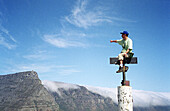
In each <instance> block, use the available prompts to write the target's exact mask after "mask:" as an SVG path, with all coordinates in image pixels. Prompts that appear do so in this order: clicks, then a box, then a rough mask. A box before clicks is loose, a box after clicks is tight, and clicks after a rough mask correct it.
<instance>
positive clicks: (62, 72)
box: [59, 69, 81, 76]
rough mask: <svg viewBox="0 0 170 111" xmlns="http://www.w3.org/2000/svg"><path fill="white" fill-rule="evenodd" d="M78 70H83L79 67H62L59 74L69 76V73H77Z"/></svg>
mask: <svg viewBox="0 0 170 111" xmlns="http://www.w3.org/2000/svg"><path fill="white" fill-rule="evenodd" d="M77 72H81V71H79V70H77V69H61V70H60V71H59V74H60V75H64V76H67V75H71V74H74V73H77Z"/></svg>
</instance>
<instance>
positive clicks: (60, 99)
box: [43, 81, 117, 111]
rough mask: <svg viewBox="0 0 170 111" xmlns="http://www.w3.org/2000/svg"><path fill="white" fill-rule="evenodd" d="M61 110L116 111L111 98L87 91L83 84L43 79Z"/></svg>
mask: <svg viewBox="0 0 170 111" xmlns="http://www.w3.org/2000/svg"><path fill="white" fill-rule="evenodd" d="M43 84H44V86H45V87H46V88H47V90H48V91H49V92H51V94H52V95H53V96H54V97H55V100H56V102H57V104H59V106H60V110H62V111H117V106H116V104H115V103H114V102H113V101H112V99H111V98H105V97H103V96H101V95H99V94H97V93H93V92H91V91H88V90H87V88H85V87H83V86H78V85H74V84H66V83H61V82H52V81H43Z"/></svg>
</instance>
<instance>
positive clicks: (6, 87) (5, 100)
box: [0, 71, 59, 111]
mask: <svg viewBox="0 0 170 111" xmlns="http://www.w3.org/2000/svg"><path fill="white" fill-rule="evenodd" d="M40 110H41V111H47V110H50V111H58V110H59V106H58V105H57V104H56V102H55V100H54V98H53V97H52V96H51V95H50V94H49V92H48V91H47V90H46V89H45V88H44V86H43V85H42V84H41V81H40V79H39V78H38V75H37V73H36V72H34V71H28V72H20V73H16V74H10V75H1V76H0V111H40Z"/></svg>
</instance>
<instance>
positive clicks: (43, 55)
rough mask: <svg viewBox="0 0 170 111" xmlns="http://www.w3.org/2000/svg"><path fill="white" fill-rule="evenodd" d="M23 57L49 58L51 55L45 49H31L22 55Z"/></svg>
mask: <svg viewBox="0 0 170 111" xmlns="http://www.w3.org/2000/svg"><path fill="white" fill-rule="evenodd" d="M23 58H26V59H29V60H47V59H49V58H51V55H50V54H49V52H47V51H45V50H35V51H32V52H31V54H28V55H24V56H23Z"/></svg>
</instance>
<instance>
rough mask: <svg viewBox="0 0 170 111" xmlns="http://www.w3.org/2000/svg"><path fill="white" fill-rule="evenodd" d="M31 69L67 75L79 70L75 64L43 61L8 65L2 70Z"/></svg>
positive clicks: (19, 70)
mask: <svg viewBox="0 0 170 111" xmlns="http://www.w3.org/2000/svg"><path fill="white" fill-rule="evenodd" d="M31 70H34V71H36V72H37V73H39V74H49V73H51V74H59V75H62V76H68V75H71V74H74V73H78V72H80V71H79V70H77V69H76V68H75V66H71V65H70V66H69V65H55V64H44V63H36V64H19V65H12V66H11V67H10V66H9V67H8V70H5V71H3V72H4V73H15V72H23V71H31Z"/></svg>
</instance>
